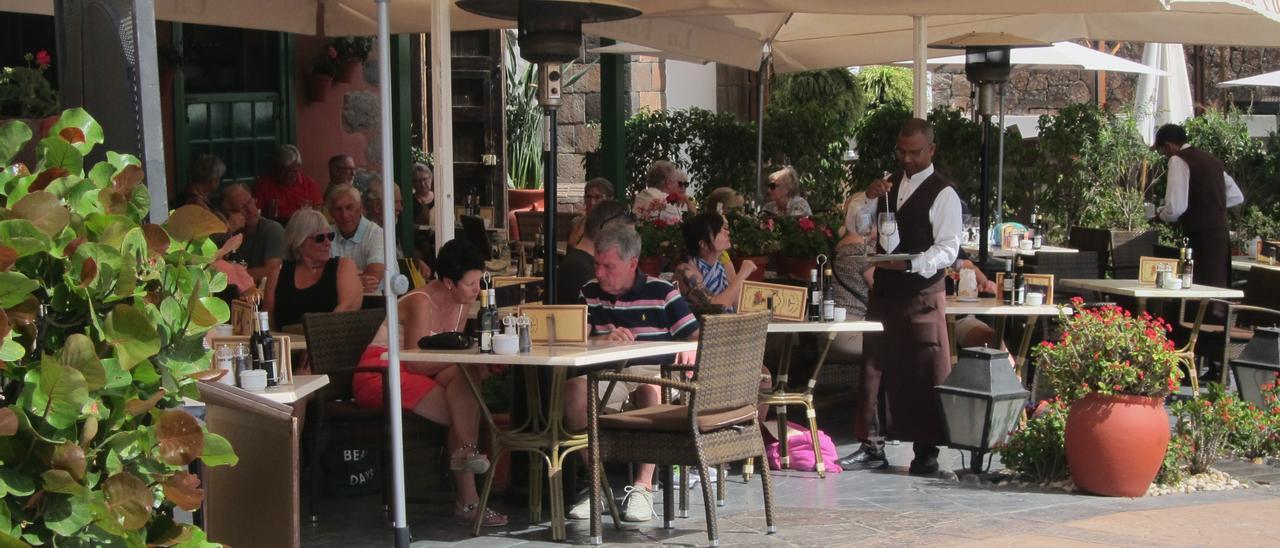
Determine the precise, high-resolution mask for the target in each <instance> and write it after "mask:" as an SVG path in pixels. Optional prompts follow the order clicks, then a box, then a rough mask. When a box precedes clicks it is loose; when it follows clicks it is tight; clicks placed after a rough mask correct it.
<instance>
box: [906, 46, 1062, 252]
mask: <svg viewBox="0 0 1280 548" xmlns="http://www.w3.org/2000/svg"><path fill="white" fill-rule="evenodd" d="M1048 45H1050V44H1048V43H1046V42H1041V41H1038V40H1032V39H1030V38H1022V37H1020V36H1014V35H1011V34H1005V33H1003V32H996V33H978V32H971V33H968V34H962V35H960V36H956V37H953V38H948V39H946V40H942V41H939V42H934V43H932V44H929V47H931V48H940V49H962V50H964V75H965V78H967V79H968V80H969V82H971V83H972V84H973V85H974V86H975V87H976V88H978V104H977V112H978V116H979V117H981V118H982V151H981V152H980V153H979V166H981V167H980V168H979V179H980V181H981V190H980V192H979V197H980V198H979V199H980V200H981V203H980V204H979V208H978V209H979V221H978V222H979V226H980V228H979V234H980V235H981V236H980V237H979V238H978V264H979V265H985V264H986V262H987V256H988V252H989V248H990V243H991V238H990V235H989V234H988V233H987V228H988V227H989V226H990V225H991V198H990V196H991V117H992V116H994V115H995V114H996V113H997V110H996V103H997V99H998V98H1000V97H1002V96H1003V94H1004V84H1005V82H1008V81H1009V73H1010V72H1012V67H1011V66H1010V64H1009V51H1010V49H1011V48H1014V47H1040V46H1048ZM999 131H1001V132H1002V133H1003V131H1004V128H1000V129H999ZM997 206H999V204H997Z"/></svg>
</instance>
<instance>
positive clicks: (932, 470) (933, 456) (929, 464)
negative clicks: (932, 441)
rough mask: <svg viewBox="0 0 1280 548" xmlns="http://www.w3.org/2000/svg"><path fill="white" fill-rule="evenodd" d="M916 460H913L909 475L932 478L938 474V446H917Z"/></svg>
mask: <svg viewBox="0 0 1280 548" xmlns="http://www.w3.org/2000/svg"><path fill="white" fill-rule="evenodd" d="M912 450H914V451H915V454H916V458H914V459H912V460H911V466H910V467H909V468H907V473H908V474H911V475H913V476H932V475H934V474H937V473H938V446H936V445H922V444H919V443H917V444H915V445H913V446H912Z"/></svg>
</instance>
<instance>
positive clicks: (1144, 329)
mask: <svg viewBox="0 0 1280 548" xmlns="http://www.w3.org/2000/svg"><path fill="white" fill-rule="evenodd" d="M1072 304H1073V305H1074V306H1075V309H1076V312H1075V313H1074V314H1072V315H1067V314H1066V313H1061V314H1060V315H1059V316H1058V322H1059V323H1060V324H1061V326H1062V335H1061V337H1059V339H1058V340H1057V341H1056V342H1051V341H1045V342H1042V343H1040V345H1039V346H1038V347H1036V348H1035V350H1034V354H1033V355H1034V358H1035V360H1036V363H1037V364H1039V366H1040V368H1041V372H1042V373H1043V374H1044V375H1045V378H1046V379H1048V380H1049V383H1050V385H1051V386H1053V390H1054V392H1055V393H1056V394H1058V396H1059V397H1061V398H1063V399H1064V400H1065V401H1066V403H1068V404H1069V403H1071V402H1073V401H1075V400H1077V399H1079V398H1082V397H1084V396H1085V395H1087V394H1089V393H1093V392H1096V393H1099V394H1104V395H1110V394H1131V395H1137V396H1165V395H1167V394H1168V393H1170V392H1172V391H1173V390H1174V389H1176V388H1177V387H1178V382H1179V380H1180V379H1181V378H1182V370H1181V369H1180V368H1179V367H1178V363H1179V358H1178V355H1177V353H1176V352H1175V350H1174V346H1173V341H1170V340H1169V339H1168V337H1167V333H1168V331H1169V329H1171V328H1170V326H1169V324H1168V323H1166V322H1165V321H1164V319H1163V318H1153V317H1151V315H1149V314H1147V313H1145V312H1144V313H1143V314H1142V315H1141V316H1134V315H1132V314H1130V313H1129V311H1128V310H1125V309H1123V308H1120V307H1118V306H1115V305H1110V306H1105V307H1102V308H1095V309H1085V310H1081V309H1080V307H1081V305H1083V304H1084V301H1083V299H1080V298H1079V297H1076V298H1075V299H1072Z"/></svg>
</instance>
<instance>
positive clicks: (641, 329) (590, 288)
mask: <svg viewBox="0 0 1280 548" xmlns="http://www.w3.org/2000/svg"><path fill="white" fill-rule="evenodd" d="M581 299H582V302H585V303H586V304H587V322H589V323H590V324H591V335H592V336H599V335H607V334H609V332H611V331H613V330H614V329H615V328H618V327H625V328H627V329H630V330H631V332H632V333H634V334H635V336H636V340H638V341H672V340H685V339H688V338H689V336H690V335H692V334H693V333H694V332H695V331H697V330H698V328H699V325H698V319H697V318H695V317H694V316H693V312H692V311H690V310H689V303H688V302H686V301H685V300H684V297H682V296H680V292H679V291H677V290H676V287H675V286H674V285H671V283H670V282H667V281H664V280H662V279H659V278H650V277H648V276H646V275H645V274H644V273H643V272H640V271H639V270H637V271H636V281H635V285H633V286H631V290H630V291H628V292H627V293H626V294H623V295H610V294H608V293H605V292H604V290H603V289H601V288H600V282H599V281H598V280H594V279H593V280H591V281H590V282H587V285H584V286H582V297H581Z"/></svg>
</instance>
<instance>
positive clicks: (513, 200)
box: [507, 188, 546, 211]
mask: <svg viewBox="0 0 1280 548" xmlns="http://www.w3.org/2000/svg"><path fill="white" fill-rule="evenodd" d="M544 198H545V194H544V193H543V192H542V189H541V188H530V189H524V188H508V189H507V211H521V210H525V209H529V208H530V207H533V208H534V209H536V210H538V211H542V210H544V209H546V200H545V199H544Z"/></svg>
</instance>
